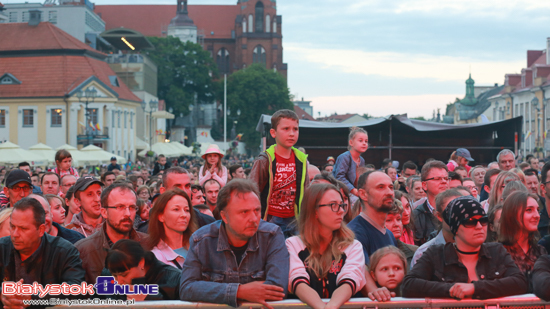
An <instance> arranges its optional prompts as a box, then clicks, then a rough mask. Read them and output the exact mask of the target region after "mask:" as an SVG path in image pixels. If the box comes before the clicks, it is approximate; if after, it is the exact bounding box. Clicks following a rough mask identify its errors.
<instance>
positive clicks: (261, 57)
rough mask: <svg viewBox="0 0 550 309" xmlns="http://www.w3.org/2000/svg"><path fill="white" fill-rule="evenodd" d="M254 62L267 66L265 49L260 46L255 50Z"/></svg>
mask: <svg viewBox="0 0 550 309" xmlns="http://www.w3.org/2000/svg"><path fill="white" fill-rule="evenodd" d="M252 62H254V63H261V64H263V65H264V66H265V49H264V48H263V47H262V46H261V45H258V46H256V47H255V48H254V53H253V54H252Z"/></svg>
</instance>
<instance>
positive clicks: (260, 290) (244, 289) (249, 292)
mask: <svg viewBox="0 0 550 309" xmlns="http://www.w3.org/2000/svg"><path fill="white" fill-rule="evenodd" d="M264 282H265V281H254V282H250V283H247V284H241V285H239V289H238V290H237V298H238V299H242V300H245V301H248V302H252V303H258V304H262V305H264V306H265V307H267V308H269V309H273V307H271V306H270V305H268V304H267V302H268V301H279V300H283V298H284V297H285V291H284V289H283V288H282V287H280V286H276V285H271V284H264Z"/></svg>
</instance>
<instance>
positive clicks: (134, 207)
mask: <svg viewBox="0 0 550 309" xmlns="http://www.w3.org/2000/svg"><path fill="white" fill-rule="evenodd" d="M105 208H111V209H116V211H120V212H122V211H125V210H126V209H128V210H130V212H135V211H137V210H138V207H137V206H135V205H133V206H124V205H118V206H105Z"/></svg>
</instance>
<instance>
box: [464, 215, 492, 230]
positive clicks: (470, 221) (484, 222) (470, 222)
mask: <svg viewBox="0 0 550 309" xmlns="http://www.w3.org/2000/svg"><path fill="white" fill-rule="evenodd" d="M478 222H479V224H481V226H487V224H489V218H488V217H487V216H483V217H481V218H479V219H474V218H470V219H466V220H462V222H461V224H462V225H463V226H464V227H467V228H473V227H476V226H477V223H478Z"/></svg>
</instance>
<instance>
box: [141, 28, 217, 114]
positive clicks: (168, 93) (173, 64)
mask: <svg viewBox="0 0 550 309" xmlns="http://www.w3.org/2000/svg"><path fill="white" fill-rule="evenodd" d="M148 39H149V41H151V43H152V44H153V45H154V46H155V49H154V50H149V51H146V52H145V54H146V55H147V56H148V57H149V58H151V60H153V62H155V64H156V65H157V69H158V72H157V75H158V97H159V99H161V100H165V101H166V106H167V107H172V108H173V109H174V111H175V113H176V114H179V113H184V114H188V113H189V105H190V104H192V103H193V102H194V97H195V94H196V95H197V100H198V102H201V101H202V102H213V101H214V100H215V99H216V98H215V93H216V89H215V87H216V83H214V82H213V78H217V76H218V69H217V66H216V64H215V63H214V60H213V59H212V57H211V56H210V53H209V52H207V51H205V50H204V49H203V48H202V47H201V46H200V45H199V44H195V43H192V42H185V43H183V42H181V41H180V39H178V38H175V37H165V38H158V37H148Z"/></svg>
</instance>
